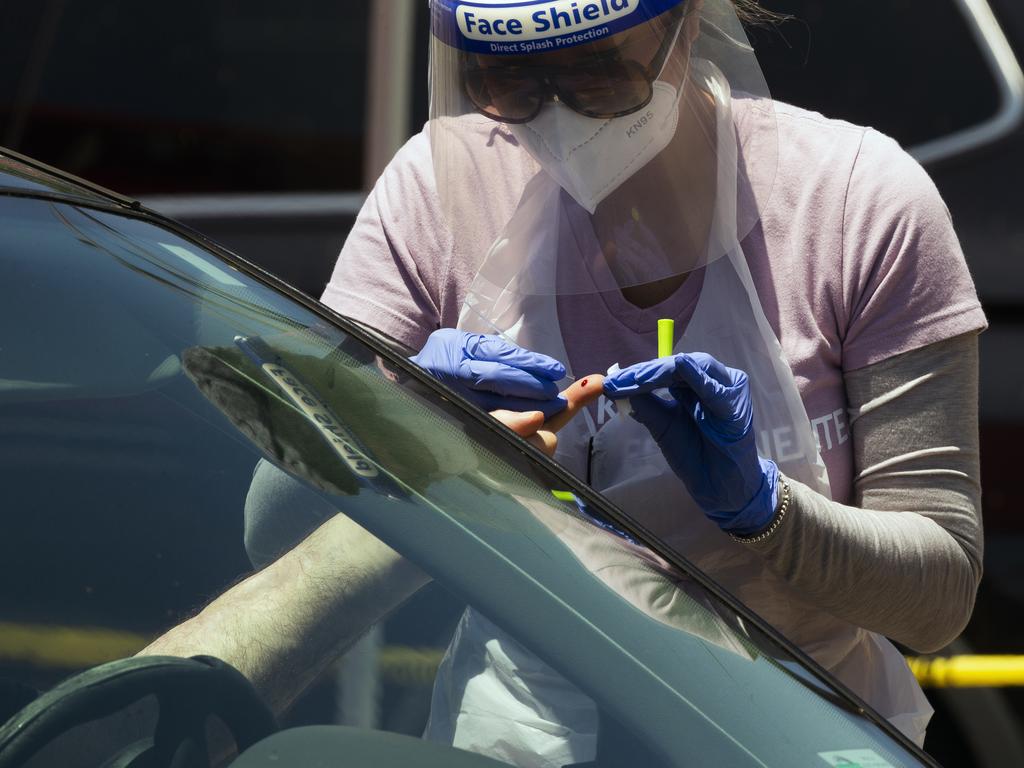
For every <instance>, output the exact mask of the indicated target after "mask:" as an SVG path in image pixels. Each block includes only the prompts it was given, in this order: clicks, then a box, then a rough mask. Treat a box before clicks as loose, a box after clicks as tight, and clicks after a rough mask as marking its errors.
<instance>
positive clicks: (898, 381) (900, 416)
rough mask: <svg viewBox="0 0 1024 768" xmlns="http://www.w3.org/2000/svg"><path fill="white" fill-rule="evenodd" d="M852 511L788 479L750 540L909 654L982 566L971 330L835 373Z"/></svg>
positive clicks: (956, 606)
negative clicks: (841, 387) (847, 443)
mask: <svg viewBox="0 0 1024 768" xmlns="http://www.w3.org/2000/svg"><path fill="white" fill-rule="evenodd" d="M845 383H846V390H847V399H848V401H849V404H850V417H851V418H850V421H851V429H852V433H853V451H854V470H855V473H856V474H855V476H854V492H855V498H854V506H847V505H844V504H839V503H837V502H833V501H831V500H829V499H826V498H825V497H823V496H821V495H820V494H818V493H816V492H815V491H813V490H811V489H810V488H808V487H807V486H805V485H802V484H800V483H798V482H795V481H793V480H789V481H788V482H789V484H790V487H791V495H792V499H791V502H790V508H789V510H788V512H787V515H786V518H784V520H783V522H782V524H781V525H780V526H779V528H778V530H777V531H776V532H775V533H774V534H773V535H772V536H771V537H770V538H768V539H767V540H765V541H763V542H759V543H757V544H750V545H749V546H751V547H753V548H755V549H756V550H758V551H759V552H761V553H762V554H763V556H764V557H765V559H766V560H767V562H768V564H769V566H770V567H771V568H772V569H773V570H774V571H775V572H776V573H778V574H779V575H781V576H782V577H783V578H785V579H786V580H787V581H788V582H789V583H790V584H792V585H793V586H794V587H796V588H797V589H799V590H801V591H802V592H804V593H805V594H806V595H808V596H809V598H810V599H811V600H812V601H813V602H814V603H815V604H816V605H819V606H820V607H821V608H823V609H824V610H827V611H829V612H830V613H832V614H833V615H835V616H836V617H838V618H841V619H845V620H846V621H849V622H851V623H853V624H856V625H858V626H861V627H865V628H866V629H870V630H874V631H877V632H879V633H881V634H884V635H886V636H888V637H890V638H892V639H893V640H896V641H897V642H900V643H902V644H904V645H906V646H908V647H910V648H912V649H914V650H916V651H919V652H930V651H935V650H938V649H939V648H941V647H943V646H944V645H946V644H947V643H949V642H950V641H951V640H953V639H954V638H956V636H957V635H958V634H959V633H960V632H961V630H962V629H963V628H964V626H965V625H966V624H967V621H968V619H969V618H970V616H971V611H972V609H973V607H974V598H975V594H976V592H977V588H978V583H979V581H980V580H981V570H982V546H983V537H982V527H981V485H980V479H979V478H980V470H979V452H978V342H977V335H976V334H974V333H970V334H964V335H963V336H958V337H955V338H952V339H948V340H946V341H942V342H938V343H935V344H931V345H929V346H926V347H923V348H920V349H917V350H913V351H911V352H907V353H905V354H902V355H898V356H896V357H894V358H891V359H889V360H885V361H882V362H880V363H876V364H874V365H871V366H868V367H867V368H862V369H859V370H856V371H850V372H848V373H847V374H846V376H845Z"/></svg>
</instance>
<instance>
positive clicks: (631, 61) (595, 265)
mask: <svg viewBox="0 0 1024 768" xmlns="http://www.w3.org/2000/svg"><path fill="white" fill-rule="evenodd" d="M431 11H432V37H431V53H430V57H431V58H430V86H431V103H430V123H429V125H428V133H429V136H430V142H431V151H432V158H433V163H434V171H435V178H436V180H437V189H438V196H439V199H440V203H441V207H442V210H443V213H444V215H445V217H446V219H447V221H448V225H449V227H450V229H451V231H452V232H453V235H454V238H455V241H456V243H457V244H458V243H459V240H460V237H461V236H462V235H463V233H470V232H473V231H474V227H476V230H477V233H478V234H479V231H480V230H481V229H483V230H487V228H486V227H482V228H481V227H480V225H479V224H478V223H477V222H478V221H479V220H480V219H486V220H488V221H489V223H490V229H489V230H487V235H488V236H487V237H485V238H484V239H483V240H482V241H481V242H480V243H479V244H476V245H475V246H474V247H472V248H468V249H463V250H462V251H461V252H460V256H459V257H460V258H462V259H465V260H468V261H469V262H470V263H469V264H466V265H464V268H465V269H469V270H470V271H471V272H472V273H473V274H474V275H475V276H476V279H475V281H474V286H475V287H474V290H473V293H474V294H478V295H479V296H483V297H484V303H487V304H489V305H493V302H492V301H490V300H488V299H487V298H486V297H488V296H489V297H490V298H491V299H495V300H498V302H499V303H500V299H498V297H499V296H503V297H505V300H506V301H507V300H508V297H509V296H511V295H515V296H518V297H524V296H531V295H534V296H537V295H553V294H563V295H564V294H578V293H588V292H603V291H611V290H621V289H625V288H630V287H633V286H638V285H645V284H649V283H656V282H659V281H665V280H669V279H672V278H677V279H678V278H679V277H680V276H682V275H685V274H686V273H688V272H691V271H693V270H696V269H699V268H701V267H703V266H705V265H707V264H708V263H710V262H712V261H714V260H715V259H718V258H720V257H722V256H723V255H725V254H726V253H728V252H729V251H730V250H733V249H734V248H735V247H736V244H737V243H738V242H739V241H741V240H742V239H743V237H744V236H745V235H746V234H747V233H749V232H750V230H751V229H752V228H753V227H754V225H755V224H756V223H757V221H758V205H757V203H758V201H759V200H764V199H766V197H767V195H768V194H769V192H770V190H771V185H772V182H773V180H774V176H775V164H776V157H775V152H774V148H775V147H776V142H775V141H774V140H773V139H774V120H773V119H772V118H771V115H772V114H773V112H772V110H771V102H770V98H769V95H768V89H767V86H766V84H765V82H764V78H763V76H762V74H761V70H760V67H759V66H758V64H757V61H756V59H755V57H754V54H753V51H752V49H751V48H750V46H749V45H748V43H747V40H746V36H745V34H744V32H743V29H742V26H741V25H740V22H739V20H738V18H737V17H736V13H735V10H734V8H733V6H732V3H731V2H730V0H682V1H681V2H680V1H679V0H557V1H555V2H551V1H546V2H537V1H535V2H522V3H517V4H515V5H509V4H506V3H504V1H502V2H500V3H499V2H497V0H465V1H463V0H432V3H431ZM749 110H758V111H759V113H760V115H761V116H762V119H760V120H759V121H758V125H759V126H760V128H759V130H760V131H761V135H760V136H759V141H758V148H759V151H758V156H757V158H756V160H757V167H756V173H755V172H752V171H750V169H748V167H747V166H748V163H749V161H750V159H749V158H745V157H743V155H742V147H741V146H739V144H738V141H737V130H736V121H737V120H739V119H742V117H743V114H745V113H748V112H749ZM764 116H767V118H765V117H764ZM765 125H768V126H770V127H769V129H768V130H769V131H770V132H772V136H771V137H770V140H768V141H765V140H764V139H765V137H764V135H763V134H764V131H765V128H764V126H765ZM765 146H767V147H771V148H772V151H770V152H768V153H767V156H766V153H765V152H764V150H763V147H765ZM501 200H504V201H511V202H509V203H506V204H504V205H501V204H499V203H497V202H496V201H501ZM479 296H478V298H479ZM471 300H475V299H473V298H472V297H471ZM488 311H489V312H493V311H494V307H493V306H491V308H490V309H489V310H488Z"/></svg>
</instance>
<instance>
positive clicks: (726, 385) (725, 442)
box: [604, 352, 779, 536]
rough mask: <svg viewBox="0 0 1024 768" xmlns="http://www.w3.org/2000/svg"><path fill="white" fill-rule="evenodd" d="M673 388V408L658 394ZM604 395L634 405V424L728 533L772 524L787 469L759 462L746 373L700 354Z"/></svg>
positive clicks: (628, 371) (641, 368)
mask: <svg viewBox="0 0 1024 768" xmlns="http://www.w3.org/2000/svg"><path fill="white" fill-rule="evenodd" d="M666 387H667V388H668V391H669V394H671V395H672V398H673V399H672V400H663V399H662V398H660V397H658V396H657V395H654V394H651V393H652V392H653V391H654V390H656V389H662V388H666ZM604 391H605V394H606V395H607V396H608V397H610V398H613V399H620V398H623V397H628V398H629V402H630V405H632V407H633V418H635V419H636V420H637V421H639V422H640V423H641V424H643V425H644V426H645V427H647V429H648V430H649V431H650V433H651V436H652V437H653V438H654V440H655V442H656V443H657V444H658V446H659V447H660V448H661V452H662V453H663V454H664V455H665V459H666V461H667V462H668V465H669V466H670V467H672V470H673V471H674V472H675V473H676V474H677V475H679V478H680V479H681V480H682V481H683V482H684V483H685V484H686V487H687V489H688V490H689V491H690V495H691V496H693V498H694V500H695V501H696V502H697V503H698V504H700V506H701V508H702V509H703V510H704V513H705V514H706V515H707V516H708V517H709V518H711V519H712V520H714V521H715V522H716V523H717V524H718V526H719V527H720V528H721V529H722V530H724V531H728V532H730V533H735V534H737V535H740V536H750V535H752V534H755V533H758V532H759V531H761V530H763V529H764V528H766V527H767V526H768V524H769V523H770V522H771V521H772V518H773V517H774V516H775V507H776V504H777V503H778V487H779V468H778V467H777V466H776V465H775V462H773V461H770V460H768V459H763V458H761V457H760V456H758V455H757V446H756V445H755V444H754V429H753V423H754V409H753V404H752V403H751V397H750V383H749V381H748V380H747V374H746V373H744V372H743V371H740V370H737V369H735V368H729V367H727V366H725V365H723V364H722V363H720V362H718V361H717V360H716V359H715V358H713V357H711V355H706V354H704V353H702V352H694V353H691V354H681V355H673V356H672V357H661V358H658V359H657V360H650V361H648V362H646V363H638V364H637V365H632V366H630V367H629V368H625V369H623V370H622V371H620V372H619V373H617V374H615V375H614V376H609V377H608V378H606V379H605V380H604Z"/></svg>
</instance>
